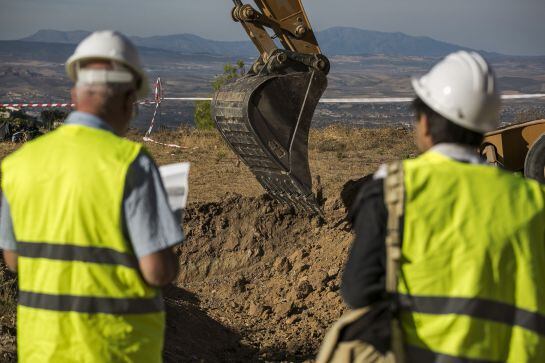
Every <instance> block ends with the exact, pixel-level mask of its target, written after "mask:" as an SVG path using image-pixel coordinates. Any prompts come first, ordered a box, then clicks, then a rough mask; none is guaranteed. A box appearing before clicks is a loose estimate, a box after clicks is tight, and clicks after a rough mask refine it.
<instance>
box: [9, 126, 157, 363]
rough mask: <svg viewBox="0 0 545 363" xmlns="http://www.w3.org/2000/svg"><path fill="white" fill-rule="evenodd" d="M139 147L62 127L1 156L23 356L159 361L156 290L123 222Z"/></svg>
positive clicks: (40, 359)
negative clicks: (142, 272)
mask: <svg viewBox="0 0 545 363" xmlns="http://www.w3.org/2000/svg"><path fill="white" fill-rule="evenodd" d="M140 150H141V146H140V145H138V144H136V143H133V142H131V141H128V140H125V139H122V138H119V137H117V136H115V135H114V134H112V133H110V132H107V131H104V130H97V129H93V128H89V127H85V126H76V125H66V126H61V127H60V128H58V129H57V130H55V131H53V132H50V133H48V134H47V135H44V136H42V137H40V138H38V139H36V140H34V141H32V142H29V143H27V144H26V145H24V146H23V147H22V148H20V149H19V150H18V151H16V152H15V153H13V154H12V155H10V156H9V157H7V158H5V159H4V160H3V162H2V189H3V191H4V193H5V195H6V198H7V200H8V202H9V204H10V211H11V214H12V219H13V228H14V233H15V237H16V239H17V240H18V242H17V252H18V254H19V261H18V264H19V269H18V273H19V306H18V321H17V324H18V328H17V334H18V356H19V359H20V361H22V362H25V361H28V362H51V361H54V362H57V361H59V362H61V361H85V362H109V361H131V362H160V361H161V355H162V347H163V335H164V306H163V300H162V296H161V294H160V291H159V290H158V289H155V288H151V287H149V286H148V285H147V284H146V283H145V282H144V281H143V279H142V277H141V275H140V272H139V269H138V261H137V259H136V257H135V255H134V253H133V251H132V247H131V246H130V243H128V242H127V241H126V240H125V237H124V235H123V232H122V228H121V226H122V214H121V211H122V201H123V192H124V185H125V178H126V174H127V170H128V168H129V166H130V165H131V163H132V162H133V161H134V160H135V158H136V157H137V155H138V154H139V152H140Z"/></svg>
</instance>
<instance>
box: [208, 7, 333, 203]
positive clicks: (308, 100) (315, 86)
mask: <svg viewBox="0 0 545 363" xmlns="http://www.w3.org/2000/svg"><path fill="white" fill-rule="evenodd" d="M233 2H234V8H233V11H232V14H231V15H232V17H233V20H234V21H236V22H240V24H241V25H242V27H243V28H244V30H245V31H246V33H248V36H249V37H250V39H251V40H252V42H253V43H254V45H255V46H256V48H257V49H258V51H259V53H260V56H259V58H258V59H257V60H256V61H255V63H254V64H253V65H252V67H251V69H250V70H249V71H248V72H247V74H246V75H245V76H244V77H242V78H239V79H237V80H235V81H234V82H231V83H228V84H226V85H224V86H223V87H221V89H220V90H219V91H218V92H216V94H215V95H214V99H213V101H212V118H213V119H214V122H215V124H216V127H217V128H218V130H219V132H220V134H221V135H222V136H223V138H224V139H225V141H226V142H227V144H228V145H229V146H230V147H231V149H232V150H233V151H234V152H235V154H237V155H238V156H239V157H240V158H241V159H242V161H243V162H244V163H245V164H246V165H247V166H248V167H249V168H250V170H251V171H252V173H253V174H254V175H255V177H256V178H257V180H258V181H259V183H260V184H261V185H262V186H263V187H264V188H265V189H266V190H267V192H268V193H269V194H270V195H272V196H273V197H274V198H276V199H278V200H280V201H282V202H285V203H288V204H290V205H292V206H293V207H295V208H296V209H298V210H305V211H308V212H310V213H317V214H322V211H321V208H320V206H319V205H318V203H317V201H316V197H315V195H314V194H313V192H312V179H311V174H310V168H309V163H308V133H309V129H310V123H311V121H312V116H313V115H314V110H315V109H316V106H317V104H318V101H319V100H320V98H321V96H322V94H323V93H324V91H325V89H326V87H327V77H326V76H327V74H328V72H329V68H330V63H329V60H328V59H327V58H326V57H325V56H324V55H323V54H322V52H321V50H320V47H319V46H318V42H317V41H316V37H315V35H314V32H313V30H312V27H311V26H310V22H309V20H308V17H307V15H306V13H305V10H304V8H303V5H302V3H301V0H254V2H255V5H256V7H254V6H252V5H250V4H243V3H242V1H241V0H233Z"/></svg>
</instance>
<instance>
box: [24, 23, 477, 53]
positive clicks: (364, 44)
mask: <svg viewBox="0 0 545 363" xmlns="http://www.w3.org/2000/svg"><path fill="white" fill-rule="evenodd" d="M88 34H89V32H87V31H72V32H62V31H57V30H40V31H38V32H36V33H35V34H33V35H31V36H29V37H26V38H23V39H21V40H22V41H31V42H44V43H65V44H76V43H78V42H79V41H81V39H83V38H84V37H85V36H87V35H88ZM316 36H317V38H318V41H319V43H320V45H321V47H322V49H323V51H324V53H325V54H327V55H329V56H335V55H366V54H367V55H368V54H385V55H395V56H423V57H427V56H433V57H438V56H443V55H446V54H448V53H450V52H452V51H455V50H459V49H467V48H464V47H462V46H459V45H455V44H450V43H446V42H441V41H439V40H435V39H432V38H428V37H414V36H410V35H407V34H404V33H386V32H377V31H370V30H363V29H357V28H350V27H333V28H329V29H326V30H323V31H320V32H317V34H316ZM131 39H132V40H133V41H134V42H135V44H136V45H137V46H139V47H147V48H156V49H162V50H167V51H173V52H178V53H183V54H213V55H223V56H240V57H246V56H255V54H256V51H255V48H254V47H253V44H252V43H251V42H250V41H215V40H210V39H205V38H202V37H199V36H197V35H194V34H174V35H163V36H152V37H131Z"/></svg>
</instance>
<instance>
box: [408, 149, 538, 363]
mask: <svg viewBox="0 0 545 363" xmlns="http://www.w3.org/2000/svg"><path fill="white" fill-rule="evenodd" d="M404 172H405V178H404V179H405V191H406V198H405V215H404V230H403V244H402V255H403V256H402V263H401V271H400V280H399V282H398V292H399V297H400V308H401V317H400V319H401V321H402V326H403V331H404V335H405V341H406V343H407V346H408V350H407V353H408V358H409V360H411V361H417V362H428V361H429V362H437V361H445V362H447V361H448V362H498V361H501V362H541V361H545V293H544V292H543V289H542V288H540V286H539V284H541V283H542V281H545V264H544V263H543V261H545V190H544V188H543V186H541V185H539V184H538V183H536V182H534V181H529V180H526V179H523V178H522V177H520V176H517V175H513V174H509V173H506V172H504V171H501V170H499V169H497V168H493V167H489V166H484V165H475V164H467V163H461V162H456V161H454V160H451V159H449V158H447V157H445V156H443V155H440V154H438V153H435V152H427V153H425V154H423V155H422V156H420V157H418V158H416V159H412V160H407V161H405V162H404Z"/></svg>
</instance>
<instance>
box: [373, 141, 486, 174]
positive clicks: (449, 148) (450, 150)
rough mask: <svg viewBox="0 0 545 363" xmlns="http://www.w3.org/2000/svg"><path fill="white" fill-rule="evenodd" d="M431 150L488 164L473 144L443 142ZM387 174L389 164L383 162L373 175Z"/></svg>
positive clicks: (472, 162)
mask: <svg viewBox="0 0 545 363" xmlns="http://www.w3.org/2000/svg"><path fill="white" fill-rule="evenodd" d="M429 151H434V152H436V153H439V154H441V155H443V156H446V157H447V158H450V159H454V160H457V161H460V162H463V163H469V164H486V162H485V161H484V160H483V159H482V158H481V156H480V155H479V154H478V153H477V149H476V148H474V147H471V146H466V145H460V144H451V143H442V144H437V145H434V146H433V147H432V148H431V149H430V150H429ZM387 175H388V167H387V164H382V165H380V166H379V168H378V170H377V171H376V172H375V174H374V175H373V179H375V180H376V179H384V178H386V176H387Z"/></svg>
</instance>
